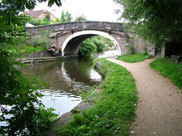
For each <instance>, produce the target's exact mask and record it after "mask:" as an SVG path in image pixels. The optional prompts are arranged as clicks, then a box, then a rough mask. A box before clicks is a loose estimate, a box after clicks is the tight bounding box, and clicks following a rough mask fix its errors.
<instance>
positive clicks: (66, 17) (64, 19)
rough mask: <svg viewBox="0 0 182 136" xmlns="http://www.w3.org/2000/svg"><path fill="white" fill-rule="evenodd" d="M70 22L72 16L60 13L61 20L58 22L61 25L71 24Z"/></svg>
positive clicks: (63, 12)
mask: <svg viewBox="0 0 182 136" xmlns="http://www.w3.org/2000/svg"><path fill="white" fill-rule="evenodd" d="M71 21H72V16H71V14H70V13H69V12H68V11H66V12H65V11H62V13H61V19H60V22H61V23H65V22H71Z"/></svg>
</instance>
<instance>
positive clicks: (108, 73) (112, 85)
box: [58, 59, 137, 136]
mask: <svg viewBox="0 0 182 136" xmlns="http://www.w3.org/2000/svg"><path fill="white" fill-rule="evenodd" d="M99 61H100V62H101V63H102V66H101V67H100V72H101V73H103V74H104V75H105V79H104V80H103V82H102V83H101V85H100V86H99V88H100V89H101V90H102V91H100V92H98V93H97V94H95V96H94V97H95V99H94V102H95V105H94V106H93V107H92V108H90V109H88V110H86V111H83V112H82V113H79V114H75V115H74V118H73V119H72V121H71V122H69V123H68V124H67V125H65V126H64V127H62V128H60V129H59V132H58V133H59V134H60V136H113V135H115V136H128V135H129V128H130V124H131V122H132V121H133V120H134V117H135V114H134V113H135V104H136V103H137V92H136V87H135V83H134V79H133V78H132V76H131V75H130V73H129V72H128V71H127V70H126V69H125V68H123V67H121V66H119V65H117V64H114V63H112V62H109V61H106V60H105V59H99Z"/></svg>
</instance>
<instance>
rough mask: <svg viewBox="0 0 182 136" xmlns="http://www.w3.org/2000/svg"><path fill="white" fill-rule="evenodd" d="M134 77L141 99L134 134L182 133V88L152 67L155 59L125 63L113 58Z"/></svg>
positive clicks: (180, 135) (176, 135)
mask: <svg viewBox="0 0 182 136" xmlns="http://www.w3.org/2000/svg"><path fill="white" fill-rule="evenodd" d="M108 60H109V61H112V62H114V63H117V64H119V65H122V66H123V67H125V68H126V69H128V71H130V73H131V74H132V76H133V77H134V79H135V83H136V87H137V91H138V96H139V102H138V105H137V109H136V119H135V122H134V123H133V125H132V127H131V131H130V132H131V135H132V136H182V93H181V92H182V90H179V89H178V88H177V87H176V86H175V85H174V84H172V83H171V82H170V80H169V79H167V78H165V77H163V76H161V75H160V74H159V73H158V72H156V71H154V70H152V69H151V68H150V67H149V63H150V62H152V61H153V59H148V60H145V61H143V62H138V63H126V62H123V61H119V60H116V59H113V58H109V59H108Z"/></svg>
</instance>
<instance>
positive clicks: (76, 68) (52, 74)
mask: <svg viewBox="0 0 182 136" xmlns="http://www.w3.org/2000/svg"><path fill="white" fill-rule="evenodd" d="M116 55H118V52H117V51H115V50H111V51H106V52H104V53H102V54H99V55H98V56H97V57H99V58H103V57H104V58H105V57H113V56H116ZM21 72H22V73H23V75H25V76H28V77H38V78H39V79H40V80H41V81H42V82H44V83H45V84H46V85H45V87H44V88H43V89H41V90H39V91H40V92H41V93H42V94H43V95H44V96H43V97H42V98H41V101H42V102H43V104H44V105H45V107H46V108H54V109H55V111H54V112H55V113H57V114H59V116H61V115H63V114H64V113H66V112H69V111H71V110H72V109H73V108H74V107H75V106H76V105H78V104H79V103H80V102H81V97H80V94H81V93H82V92H87V91H89V88H90V86H94V85H97V84H98V83H100V82H101V80H102V76H101V75H100V74H99V73H98V72H97V71H96V70H95V69H94V68H93V62H92V60H85V59H78V58H68V59H66V60H62V61H53V62H45V63H39V64H31V65H27V67H26V68H23V69H21Z"/></svg>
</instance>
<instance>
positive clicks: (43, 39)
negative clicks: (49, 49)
mask: <svg viewBox="0 0 182 136" xmlns="http://www.w3.org/2000/svg"><path fill="white" fill-rule="evenodd" d="M50 34H51V33H50V31H46V30H43V31H41V32H40V36H36V37H33V38H32V45H33V46H34V47H38V46H42V47H46V46H48V45H50V44H51V41H50V40H49V37H50Z"/></svg>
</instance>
